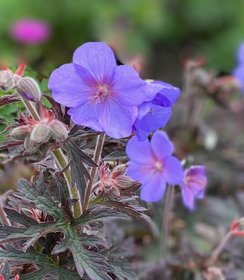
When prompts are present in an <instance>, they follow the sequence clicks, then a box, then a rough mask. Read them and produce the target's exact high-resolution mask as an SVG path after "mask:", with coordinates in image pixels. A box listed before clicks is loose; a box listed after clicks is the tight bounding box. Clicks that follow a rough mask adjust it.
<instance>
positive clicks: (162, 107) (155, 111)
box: [134, 81, 180, 141]
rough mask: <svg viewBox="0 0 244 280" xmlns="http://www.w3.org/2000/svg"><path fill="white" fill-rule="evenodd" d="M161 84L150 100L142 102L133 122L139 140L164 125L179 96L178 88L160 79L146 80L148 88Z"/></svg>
mask: <svg viewBox="0 0 244 280" xmlns="http://www.w3.org/2000/svg"><path fill="white" fill-rule="evenodd" d="M159 86H161V88H160V90H159V91H158V93H157V94H156V96H155V97H154V98H153V100H152V101H149V102H143V103H142V104H141V105H140V106H139V107H138V110H139V114H138V118H137V119H136V122H135V123H134V130H135V132H136V135H137V137H138V139H139V140H140V141H143V140H145V139H146V138H147V137H148V135H149V134H150V132H151V131H155V130H157V129H159V128H162V127H164V126H165V125H166V124H167V122H168V120H169V119H170V117H171V114H172V108H171V107H172V106H173V105H174V104H175V102H176V100H177V99H178V98H179V96H180V90H179V89H178V88H176V87H173V86H171V85H170V84H166V83H163V82H160V81H155V82H148V89H149V90H151V88H153V87H157V88H158V87H159Z"/></svg>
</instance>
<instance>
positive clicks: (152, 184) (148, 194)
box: [140, 173, 166, 202]
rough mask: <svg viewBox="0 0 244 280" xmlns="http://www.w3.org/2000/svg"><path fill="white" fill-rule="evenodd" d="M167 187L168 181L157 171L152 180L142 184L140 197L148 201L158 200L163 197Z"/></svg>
mask: <svg viewBox="0 0 244 280" xmlns="http://www.w3.org/2000/svg"><path fill="white" fill-rule="evenodd" d="M165 189H166V182H165V180H164V179H163V177H162V175H161V174H160V173H155V174H154V176H152V178H151V180H150V181H148V182H147V183H146V184H143V185H142V189H141V194H140V198H141V199H142V200H145V201H147V202H156V201H159V200H160V199H162V197H163V196H164V193H165Z"/></svg>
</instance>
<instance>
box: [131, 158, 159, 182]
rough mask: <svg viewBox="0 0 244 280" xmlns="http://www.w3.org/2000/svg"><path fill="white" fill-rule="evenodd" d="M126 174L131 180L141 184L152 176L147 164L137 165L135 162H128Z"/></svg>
mask: <svg viewBox="0 0 244 280" xmlns="http://www.w3.org/2000/svg"><path fill="white" fill-rule="evenodd" d="M126 174H127V175H128V176H129V177H130V178H131V179H133V180H136V181H139V182H141V183H147V182H148V181H150V179H151V177H152V176H153V175H154V173H153V172H152V169H151V166H150V165H148V164H143V163H138V162H135V161H129V162H128V168H127V170H126Z"/></svg>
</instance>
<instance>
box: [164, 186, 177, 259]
mask: <svg viewBox="0 0 244 280" xmlns="http://www.w3.org/2000/svg"><path fill="white" fill-rule="evenodd" d="M174 193H175V188H174V186H170V185H169V186H168V187H167V190H166V198H165V206H164V211H163V221H162V228H163V238H164V240H163V242H162V254H163V257H165V258H167V254H168V247H169V244H168V243H169V240H168V239H169V234H170V222H171V215H172V209H173V205H174Z"/></svg>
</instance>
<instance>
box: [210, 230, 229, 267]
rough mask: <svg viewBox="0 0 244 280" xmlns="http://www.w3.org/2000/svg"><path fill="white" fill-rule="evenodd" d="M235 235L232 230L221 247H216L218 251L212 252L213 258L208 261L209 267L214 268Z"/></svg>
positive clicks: (223, 240)
mask: <svg viewBox="0 0 244 280" xmlns="http://www.w3.org/2000/svg"><path fill="white" fill-rule="evenodd" d="M232 237H233V234H232V231H231V230H230V231H229V232H228V233H227V234H226V235H225V237H224V238H223V239H222V240H221V242H220V243H219V245H218V246H217V247H216V249H215V250H214V251H213V252H212V254H211V256H210V257H209V259H208V260H207V266H213V265H214V264H215V263H216V261H217V260H218V258H219V256H220V255H221V253H222V251H223V250H224V248H225V247H226V245H227V244H228V243H229V242H230V240H231V239H232Z"/></svg>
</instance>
